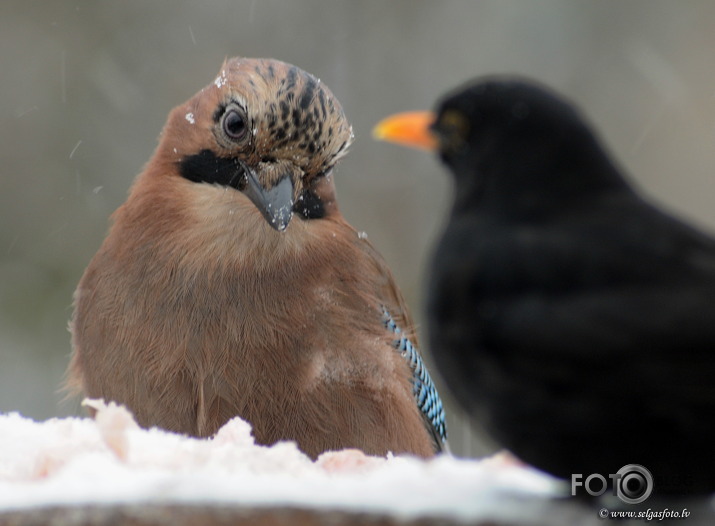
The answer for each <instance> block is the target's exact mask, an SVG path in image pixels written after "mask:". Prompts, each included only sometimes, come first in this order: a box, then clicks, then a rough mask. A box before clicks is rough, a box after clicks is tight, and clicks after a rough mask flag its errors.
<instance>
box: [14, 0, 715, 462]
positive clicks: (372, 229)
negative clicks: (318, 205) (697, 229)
mask: <svg viewBox="0 0 715 526" xmlns="http://www.w3.org/2000/svg"><path fill="white" fill-rule="evenodd" d="M713 49H715V2H712V1H711V0H702V1H688V0H683V1H678V2H673V1H667V0H662V1H659V0H630V1H624V0H550V1H546V0H544V1H526V0H524V1H511V0H492V1H479V2H477V1H471V2H467V1H427V0H399V1H386V0H372V1H354V0H325V1H317V0H315V1H313V0H290V1H289V0H285V1H276V0H254V1H229V0H216V1H207V2H193V3H191V2H178V1H172V2H168V1H162V2H145V1H143V0H123V1H121V2H120V1H117V2H110V1H104V2H97V1H49V0H48V1H46V2H33V1H28V0H20V1H10V0H3V2H2V4H1V5H0V75H1V77H2V81H1V82H0V121H1V123H2V124H1V125H0V152H1V153H0V155H1V160H2V168H1V170H2V173H1V177H2V184H1V185H0V224H1V225H2V226H1V228H0V412H8V411H19V412H21V413H22V414H24V415H27V416H31V417H34V418H37V419H45V418H48V417H52V416H59V415H68V414H75V413H78V412H79V409H78V403H77V401H64V402H63V401H62V398H63V395H62V394H61V393H60V392H59V388H60V385H61V382H62V377H63V374H64V369H65V366H66V364H67V361H68V357H69V353H70V344H69V334H68V332H67V321H68V319H69V318H70V315H71V303H72V292H73V290H74V287H75V285H76V283H77V281H78V280H79V278H80V276H81V273H82V271H83V269H84V267H85V265H86V264H87V263H88V261H89V259H90V258H91V257H92V255H93V253H94V252H95V251H96V250H97V248H98V247H99V245H100V243H101V241H102V239H103V237H104V234H105V232H106V229H107V225H108V216H109V215H110V214H111V213H112V211H113V210H114V209H115V208H116V207H117V206H119V204H121V203H122V201H123V200H124V198H125V196H126V193H127V190H128V188H129V185H130V184H131V182H132V179H133V177H134V176H135V174H137V173H138V172H139V171H140V170H141V168H142V166H143V165H144V163H145V162H146V161H147V160H148V159H149V157H150V155H151V153H152V151H153V150H154V147H155V145H156V139H157V135H158V133H159V131H160V130H161V127H162V126H163V124H164V120H165V118H166V116H167V114H168V112H169V110H170V109H171V108H172V107H173V106H175V105H177V104H179V103H181V102H183V101H184V100H186V99H188V98H189V97H190V96H191V95H193V94H194V93H195V92H196V91H198V90H199V89H200V88H201V87H203V86H204V85H206V84H208V83H209V82H211V81H212V80H213V78H214V77H215V75H216V74H217V72H218V71H219V67H220V65H221V62H222V61H223V59H224V57H226V56H234V55H243V56H262V57H273V58H278V59H281V60H284V61H287V62H291V63H294V64H296V65H298V66H300V67H301V68H303V69H305V70H307V71H310V72H311V73H313V74H315V75H316V76H318V77H320V78H321V79H322V81H323V82H325V83H326V84H327V85H328V86H329V87H330V88H331V89H332V91H333V92H334V93H335V94H336V96H337V97H338V98H339V99H340V101H342V103H343V106H344V108H345V110H346V112H347V114H348V116H349V117H350V118H351V120H352V123H353V127H354V131H355V136H356V141H355V143H354V146H353V148H352V151H351V153H350V154H349V155H348V157H347V158H346V159H345V160H344V162H343V163H342V164H341V165H340V166H339V168H338V170H337V173H336V182H337V185H338V193H339V199H340V204H341V208H342V210H343V213H344V214H345V216H346V217H347V218H348V220H349V221H350V222H351V223H352V224H353V225H354V226H355V227H356V228H358V229H360V230H365V231H366V232H367V233H368V235H369V237H370V239H371V240H372V242H373V243H374V244H375V245H376V246H377V247H378V249H379V250H380V251H381V252H382V253H383V255H384V256H385V258H386V259H387V260H388V262H389V263H390V265H391V267H392V269H393V270H394V273H395V275H396V277H397V280H398V282H399V284H400V285H401V287H402V289H403V291H404V292H405V295H406V297H407V300H408V302H409V304H410V305H411V306H412V309H413V311H414V312H415V314H416V317H417V319H418V321H421V320H422V319H423V313H422V304H423V295H422V290H423V283H424V282H425V279H426V268H425V261H426V256H427V254H429V252H430V249H431V247H432V246H433V244H434V241H435V238H436V236H437V234H438V233H439V230H440V228H441V225H442V223H443V221H444V216H445V211H446V207H447V206H448V204H449V201H450V192H451V189H450V185H449V179H448V178H447V177H446V175H445V174H444V171H443V170H442V168H441V166H440V165H439V163H438V162H437V160H436V159H434V158H432V157H431V156H430V155H428V154H425V153H422V152H418V151H409V150H405V149H402V148H398V147H396V146H391V145H387V144H383V143H377V142H374V141H373V140H372V139H371V136H370V130H371V128H372V126H373V125H374V124H375V123H376V122H377V121H378V120H379V119H381V118H382V117H384V116H385V115H387V114H389V113H392V112H395V111H401V110H408V109H420V108H428V107H431V106H432V105H433V102H434V101H435V99H436V98H437V97H438V96H439V95H440V94H442V93H443V92H444V91H446V90H448V89H450V88H452V87H454V86H455V85H457V84H459V83H461V82H463V81H464V80H467V79H468V78H470V77H473V76H476V75H485V74H491V73H516V74H519V75H525V76H529V77H533V78H536V79H539V80H541V81H543V82H545V83H547V84H549V85H551V86H553V87H554V88H556V89H558V90H560V91H561V92H563V93H565V94H567V95H568V96H569V97H570V98H572V99H573V100H575V101H577V102H578V103H579V105H580V106H581V107H582V108H583V110H584V111H585V112H586V113H587V114H588V115H589V117H590V119H591V121H592V122H593V123H594V124H595V125H596V127H597V128H598V129H599V130H600V133H601V136H602V137H603V138H604V139H605V141H606V143H607V144H608V146H609V147H610V149H611V151H612V152H613V153H614V154H615V155H616V156H617V158H618V159H619V160H620V163H621V165H622V166H623V167H624V168H626V169H627V171H628V172H629V173H630V174H632V177H633V178H634V179H635V180H637V182H638V185H639V187H640V188H641V189H642V190H643V191H644V192H645V193H646V194H648V195H649V196H651V197H652V198H654V199H655V200H656V201H658V202H660V203H662V204H663V205H665V206H667V207H668V208H669V209H671V210H672V211H674V212H676V213H678V214H680V215H681V216H683V217H685V218H687V219H689V220H692V221H694V222H696V223H697V224H698V225H700V226H702V227H703V228H705V229H706V230H709V231H712V230H713V227H715V206H713V204H714V203H715V177H713V170H712V167H714V166H715V147H714V146H715V61H713ZM423 339H424V338H423ZM440 385H443V382H440ZM442 394H443V397H445V398H447V397H448V395H447V393H446V392H445V389H444V387H442ZM448 403H449V401H448ZM448 411H450V413H449V415H450V416H449V423H450V433H451V443H452V447H453V449H454V450H455V452H457V453H458V454H461V455H475V454H479V453H481V452H484V451H486V449H484V448H483V446H482V444H481V442H480V439H479V437H475V436H472V433H471V432H470V430H469V428H468V427H467V426H465V425H464V424H463V422H462V420H461V415H460V414H459V412H458V411H457V410H456V409H453V408H452V406H451V405H450V406H449V407H448ZM546 425H548V423H546Z"/></svg>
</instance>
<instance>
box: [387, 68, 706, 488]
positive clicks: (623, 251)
mask: <svg viewBox="0 0 715 526" xmlns="http://www.w3.org/2000/svg"><path fill="white" fill-rule="evenodd" d="M431 132H432V134H433V136H434V137H436V139H437V140H436V148H437V150H438V151H439V154H440V156H441V158H442V160H443V161H444V163H445V164H446V165H447V166H448V167H449V169H450V171H451V172H452V174H453V176H454V177H453V178H454V183H455V194H454V195H455V198H454V203H453V208H452V211H451V215H450V217H449V220H448V222H447V225H446V228H445V230H444V233H443V235H442V237H441V240H440V241H439V243H438V245H437V247H436V250H435V253H434V256H433V261H432V265H431V273H430V276H429V291H428V307H427V308H428V320H429V342H430V345H431V351H432V355H433V356H434V358H435V361H436V363H437V366H438V368H439V370H440V372H441V373H442V375H443V377H444V378H445V379H446V380H447V382H448V385H449V386H450V387H451V388H452V390H453V391H454V393H455V394H456V396H457V398H458V400H459V401H460V402H461V404H462V405H463V406H464V407H465V408H466V409H467V411H468V412H469V413H470V414H471V416H472V417H473V420H474V422H475V423H476V424H477V425H479V426H480V427H483V428H484V429H485V430H486V431H487V432H488V433H489V434H490V435H491V436H492V437H493V438H494V439H495V440H496V441H497V442H498V443H499V444H501V445H503V446H504V447H506V448H507V449H509V450H511V451H512V452H513V453H514V454H516V455H517V456H518V457H519V458H521V459H522V460H523V461H525V462H527V463H529V464H532V465H534V466H536V467H538V468H541V469H543V470H545V471H547V472H550V473H552V474H554V475H557V476H559V477H563V478H566V479H570V478H571V475H572V474H574V473H581V474H584V476H587V475H588V474H590V473H600V474H603V475H604V476H606V477H607V476H608V474H611V473H616V472H617V471H618V470H619V468H621V467H622V466H624V465H626V464H631V463H634V464H641V465H643V466H645V467H646V468H648V469H649V470H650V471H651V473H652V474H653V479H654V485H655V491H656V493H660V494H697V493H708V492H712V491H715V469H714V468H715V452H714V451H713V447H712V442H713V438H714V437H715V419H714V418H713V415H714V414H715V241H713V239H711V238H710V237H708V236H707V235H705V234H703V233H701V232H699V231H698V230H696V229H694V228H692V227H691V226H689V225H687V224H685V223H683V222H682V221H680V220H678V219H675V218H674V217H672V216H670V215H668V214H666V213H664V212H663V211H661V210H659V209H658V208H657V207H655V206H653V205H652V204H650V203H649V202H648V201H647V200H644V199H643V198H642V197H640V196H639V194H638V193H637V192H636V191H634V189H633V187H632V186H631V184H629V183H628V182H627V181H626V179H625V178H624V177H623V176H622V175H621V170H620V169H619V168H618V167H617V166H616V165H615V164H614V163H613V162H612V161H611V160H610V159H609V156H608V154H607V152H606V151H605V149H604V147H603V146H602V144H601V143H600V141H599V140H598V138H597V137H596V135H595V134H594V132H593V131H592V129H591V128H590V127H589V125H588V124H586V122H585V120H584V119H583V118H582V116H581V115H580V114H579V112H578V111H577V110H576V109H575V108H574V107H573V106H572V105H571V104H570V103H568V102H565V101H564V100H563V99H562V98H561V97H559V96H557V95H556V94H554V93H552V92H551V91H550V90H548V89H546V88H543V87H541V86H538V85H535V84H533V83H530V82H525V81H521V80H515V79H505V78H492V79H486V80H480V81H476V82H473V83H470V84H468V85H467V86H465V87H462V88H459V89H458V90H456V91H455V92H453V93H452V94H449V95H447V96H446V97H445V98H444V99H443V100H442V101H441V102H440V104H439V105H438V111H437V113H436V117H434V122H433V124H432V125H431ZM388 138H389V137H388ZM408 142H409V141H408Z"/></svg>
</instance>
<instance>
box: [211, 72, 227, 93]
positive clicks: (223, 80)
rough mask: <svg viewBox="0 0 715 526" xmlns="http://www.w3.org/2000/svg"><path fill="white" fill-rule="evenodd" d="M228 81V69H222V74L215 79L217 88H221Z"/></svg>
mask: <svg viewBox="0 0 715 526" xmlns="http://www.w3.org/2000/svg"><path fill="white" fill-rule="evenodd" d="M227 82H228V78H227V77H226V70H225V69H222V70H221V74H220V75H219V76H218V77H216V79H214V84H216V87H217V88H220V87H221V86H225V85H226V83H227Z"/></svg>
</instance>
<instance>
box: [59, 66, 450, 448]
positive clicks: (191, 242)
mask: <svg viewBox="0 0 715 526" xmlns="http://www.w3.org/2000/svg"><path fill="white" fill-rule="evenodd" d="M352 138H353V135H352V129H351V127H350V125H349V124H348V122H347V120H346V117H345V115H344V113H343V110H342V108H341V106H340V104H339V102H338V101H337V100H336V98H335V97H334V96H333V94H332V93H331V92H330V90H329V89H328V88H327V87H326V86H325V85H323V84H322V83H321V82H320V80H319V79H316V78H315V77H313V76H312V75H310V74H308V73H306V72H305V71H302V70H300V69H299V68H297V67H295V66H292V65H290V64H286V63H283V62H279V61H275V60H269V59H243V58H234V59H230V60H228V61H226V62H225V63H224V64H223V67H222V68H221V71H220V73H219V75H218V76H217V77H216V79H215V80H214V81H213V82H212V83H211V84H209V85H208V86H206V87H205V88H203V89H202V90H201V91H200V92H199V93H197V94H196V95H195V96H194V97H192V98H191V99H190V100H189V101H188V102H186V103H184V104H182V105H180V106H178V107H176V108H175V109H174V110H172V112H171V113H170V115H169V119H168V122H167V124H166V126H165V127H164V130H163V132H162V134H161V139H160V142H159V146H158V148H157V150H156V151H155V153H154V155H153V157H152V158H151V160H150V161H149V163H148V164H147V166H146V168H145V169H144V170H143V172H142V173H141V174H140V175H139V176H138V177H137V179H136V180H135V182H134V185H133V186H132V189H131V191H130V194H129V197H128V199H127V201H126V202H125V203H124V204H123V205H122V206H120V207H119V209H118V210H117V211H116V212H115V213H114V215H113V216H112V219H113V224H112V226H111V228H110V231H109V234H108V235H107V238H106V239H105V241H104V243H103V245H102V247H101V248H100V249H99V252H98V253H97V254H96V255H95V256H94V258H93V259H92V261H91V262H90V264H89V267H88V268H87V270H86V271H85V273H84V276H83V277H82V279H81V281H80V283H79V286H78V288H77V291H76V293H75V312H74V317H73V320H72V323H71V328H72V342H73V348H74V353H73V357H72V362H71V365H70V371H69V385H70V386H71V387H73V388H75V389H76V390H78V391H82V392H83V393H84V395H85V396H88V397H95V398H97V397H102V398H104V399H106V400H113V401H116V402H119V403H122V404H125V405H126V406H127V407H129V408H130V409H131V410H132V411H133V412H134V414H135V415H136V418H137V420H138V422H139V423H140V424H141V425H142V426H144V427H150V426H158V427H161V428H164V429H168V430H171V431H176V432H179V433H185V434H188V435H193V436H199V437H207V436H211V435H212V434H214V433H215V432H216V431H217V430H218V429H219V428H220V427H221V426H222V425H223V424H224V423H225V422H226V421H227V420H229V419H230V418H232V417H234V416H240V417H242V418H244V419H246V420H248V421H249V422H250V423H251V424H252V425H253V433H254V435H255V438H256V440H257V442H259V443H262V444H271V443H274V442H276V441H278V440H294V441H296V442H297V443H298V446H299V447H300V448H301V449H302V450H303V451H304V452H306V453H307V454H308V455H310V456H312V457H316V456H317V455H319V454H320V453H322V452H323V451H326V450H336V449H343V448H359V449H362V450H363V451H365V452H366V453H369V454H376V455H384V454H386V453H387V452H388V451H392V452H394V453H411V454H415V455H419V456H424V457H426V456H431V455H433V454H434V453H435V452H437V451H440V450H441V449H442V448H443V447H445V446H446V432H445V427H444V412H443V411H442V407H441V402H440V400H439V396H438V395H437V393H436V390H435V388H434V385H433V384H432V381H431V380H430V378H429V375H428V374H427V372H426V369H424V366H423V364H422V362H421V360H420V357H419V354H418V353H417V350H416V348H415V347H414V346H413V344H415V343H416V341H415V339H414V338H415V336H414V325H413V323H412V320H411V319H410V316H409V314H408V312H407V308H406V306H405V302H404V300H403V298H402V295H401V294H400V291H399V290H398V288H397V285H396V284H395V281H394V278H393V276H392V274H391V272H390V270H389V269H388V267H387V266H386V264H385V262H384V261H383V259H382V257H381V256H380V255H379V254H378V253H377V251H376V250H375V249H374V248H373V247H372V245H371V244H370V243H369V242H368V241H367V240H366V239H364V236H361V235H359V234H358V232H357V231H356V230H355V229H354V228H353V227H351V226H350V225H349V224H348V223H347V222H346V220H345V219H344V218H343V216H342V214H341V213H340V211H339V210H338V206H337V202H336V197H335V186H334V183H333V168H334V166H335V165H336V163H337V162H338V160H339V159H340V158H341V157H342V156H343V155H344V154H345V153H346V151H347V149H348V146H349V145H350V142H351V141H352Z"/></svg>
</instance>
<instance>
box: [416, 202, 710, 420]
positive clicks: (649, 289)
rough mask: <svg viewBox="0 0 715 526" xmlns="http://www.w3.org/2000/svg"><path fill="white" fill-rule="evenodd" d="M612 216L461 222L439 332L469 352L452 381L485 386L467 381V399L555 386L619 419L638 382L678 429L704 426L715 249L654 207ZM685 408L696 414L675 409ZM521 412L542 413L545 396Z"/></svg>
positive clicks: (450, 248) (435, 303)
mask: <svg viewBox="0 0 715 526" xmlns="http://www.w3.org/2000/svg"><path fill="white" fill-rule="evenodd" d="M608 210H609V213H604V212H603V211H602V210H601V212H600V213H593V211H592V212H591V213H589V210H587V209H584V210H580V211H578V212H577V213H573V214H571V215H570V216H568V217H564V216H560V217H559V218H558V221H555V220H554V221H552V222H551V223H548V222H544V223H529V224H519V225H514V224H498V223H497V224H495V222H494V221H492V222H491V223H487V222H486V221H481V222H475V221H473V220H472V222H471V223H470V222H468V221H465V223H464V224H459V223H458V222H456V223H453V224H452V226H451V227H450V229H449V231H448V234H447V236H446V237H445V239H444V241H443V243H442V244H441V246H440V253H438V255H437V261H436V263H435V275H434V277H433V280H432V284H431V289H430V294H429V296H430V300H429V304H430V307H429V309H430V322H431V324H432V325H431V327H430V332H431V333H434V334H435V335H437V336H436V338H437V340H438V341H437V342H436V343H435V344H434V345H433V349H434V352H435V353H436V354H435V355H436V356H437V357H440V359H441V355H442V352H441V350H440V348H439V345H442V346H444V348H445V349H446V348H447V347H448V346H458V347H460V348H461V349H462V355H461V356H459V357H458V358H455V359H454V361H453V362H452V363H448V364H446V368H447V369H448V370H449V371H450V373H453V374H455V375H461V374H467V373H462V372H461V371H460V370H465V371H468V374H471V375H472V377H471V381H472V382H473V383H475V384H480V385H477V386H476V387H473V388H469V389H468V388H466V387H461V388H460V387H459V386H457V390H461V391H460V392H461V395H460V398H461V399H462V400H465V399H468V400H469V403H478V400H479V399H480V397H483V396H486V395H487V393H488V394H489V395H491V396H494V397H496V398H498V399H499V401H500V402H499V403H502V402H503V401H504V400H505V399H507V398H509V397H514V396H515V395H514V393H522V394H523V393H526V392H529V393H530V394H531V395H533V394H534V393H535V392H538V389H537V388H543V389H547V388H548V389H550V390H551V391H550V392H548V393H547V392H546V391H543V396H544V398H546V397H550V396H551V397H553V396H556V395H555V393H557V392H558V393H560V394H559V396H560V397H562V398H563V399H564V400H567V399H569V397H574V398H573V400H574V401H577V400H578V399H579V397H581V399H584V398H586V397H589V399H590V400H591V401H592V402H593V401H601V402H602V403H593V404H589V406H590V407H598V408H600V409H602V410H604V414H603V415H600V416H602V417H607V412H606V408H607V406H608V404H606V403H605V401H608V400H610V401H611V402H612V404H611V405H610V408H609V409H608V411H610V414H611V416H612V415H613V414H614V412H617V411H619V410H620V408H622V407H623V405H622V404H620V405H619V402H620V401H619V393H620V391H619V390H618V389H617V388H615V386H618V385H625V386H632V389H631V391H630V392H631V393H632V394H635V395H637V396H638V397H639V400H640V402H639V403H640V404H641V407H640V408H639V409H642V410H643V411H648V412H649V413H650V414H651V415H655V416H658V417H662V418H663V420H664V421H668V419H671V421H672V419H689V420H694V419H695V418H696V412H697V410H698V409H702V408H703V407H707V406H712V405H713V402H711V401H712V400H715V385H714V384H713V383H712V381H711V380H708V378H712V376H713V375H715V360H713V356H712V353H713V351H714V349H713V348H714V347H715V303H713V301H712V297H713V295H714V294H715V247H714V246H713V242H712V240H710V239H709V238H708V237H707V236H704V235H702V234H701V233H699V232H697V231H695V230H693V229H692V228H690V227H688V226H687V225H684V224H683V223H680V222H679V221H677V220H675V219H673V218H671V217H669V216H667V215H665V214H662V213H660V212H658V211H656V210H655V209H653V208H651V207H649V206H648V205H646V204H645V203H641V202H633V201H630V202H624V203H623V206H620V207H619V206H611V207H609V208H608ZM457 248H459V249H458V250H457ZM440 339H443V340H444V341H443V342H440V341H439V340H440ZM458 360H459V361H458ZM469 360H472V361H471V362H470V361H469ZM665 379H667V381H666V380H665ZM634 382H636V383H634ZM481 384H488V385H481ZM527 386H528V387H527ZM676 399H678V400H685V401H686V405H688V404H689V406H690V407H691V408H692V414H684V413H682V412H679V413H678V412H675V411H673V406H674V402H673V400H676ZM532 401H533V404H532ZM503 405H507V403H506V402H504V403H503ZM514 405H515V406H516V405H518V406H519V407H529V406H530V405H531V407H530V408H529V409H528V410H532V409H533V410H536V409H535V408H537V407H539V406H541V405H542V404H540V401H539V400H538V396H533V400H526V399H525V400H522V401H521V403H520V404H514ZM675 405H677V404H675ZM573 407H574V412H575V411H576V410H577V409H578V407H579V405H578V404H576V403H574V404H573ZM580 407H583V405H581V406H580ZM710 408H711V409H713V407H710ZM560 411H561V412H560V413H559V414H564V413H563V411H564V410H563V408H561V409H560ZM633 413H635V414H637V413H638V411H637V410H636V411H633V410H632V408H631V414H633ZM544 416H545V415H544ZM590 417H591V419H592V420H596V419H593V418H592V417H593V415H590ZM574 418H578V415H574ZM585 418H586V415H584V419H585Z"/></svg>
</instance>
